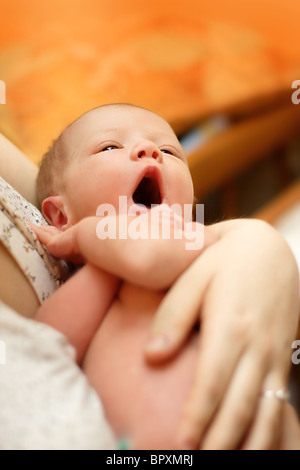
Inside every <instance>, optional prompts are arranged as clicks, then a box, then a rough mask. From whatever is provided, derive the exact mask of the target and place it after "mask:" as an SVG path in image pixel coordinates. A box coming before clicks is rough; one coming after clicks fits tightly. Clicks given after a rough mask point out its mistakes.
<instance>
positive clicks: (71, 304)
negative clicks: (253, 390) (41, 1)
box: [35, 105, 218, 449]
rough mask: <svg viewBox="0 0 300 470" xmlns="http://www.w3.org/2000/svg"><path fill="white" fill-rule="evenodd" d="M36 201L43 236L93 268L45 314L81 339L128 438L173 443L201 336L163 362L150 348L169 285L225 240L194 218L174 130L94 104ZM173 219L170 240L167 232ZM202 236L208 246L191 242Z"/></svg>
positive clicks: (123, 108) (65, 141)
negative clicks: (147, 354) (150, 357)
mask: <svg viewBox="0 0 300 470" xmlns="http://www.w3.org/2000/svg"><path fill="white" fill-rule="evenodd" d="M120 196H121V199H120ZM38 197H39V200H40V202H41V206H42V210H43V213H44V215H45V217H46V219H47V220H48V222H49V223H50V224H51V225H53V226H54V227H47V228H36V229H35V231H36V233H37V235H38V236H39V238H40V240H41V241H42V242H43V243H45V244H46V246H47V247H48V249H49V250H50V251H51V252H52V254H54V255H56V256H62V257H65V258H68V259H70V260H72V261H74V262H76V263H82V262H84V263H85V266H83V267H82V268H81V269H79V270H78V271H77V272H76V273H75V274H74V276H73V277H72V278H71V279H70V280H69V281H68V282H67V283H66V284H64V285H63V286H62V287H61V288H60V289H59V290H58V291H57V292H56V293H55V294H54V295H53V296H52V297H50V299H49V300H48V301H46V302H45V303H44V304H43V305H42V306H41V308H40V309H39V311H38V314H37V319H38V320H40V321H43V322H46V323H47V324H49V325H51V326H53V327H54V328H56V329H58V330H60V331H61V332H62V333H64V334H65V335H66V336H67V337H68V339H69V341H70V342H71V344H72V345H73V346H74V347H75V349H76V351H77V361H78V364H79V365H81V367H82V368H83V370H84V371H85V373H86V374H87V377H88V378H89V381H90V382H91V384H92V385H93V386H94V387H95V389H96V390H97V391H98V393H99V395H100V397H101V400H102V403H103V405H104V409H105V411H106V414H107V418H108V420H109V422H110V423H111V425H112V427H113V429H114V431H115V433H116V435H117V436H118V437H119V438H122V437H123V436H126V437H128V438H129V439H130V446H131V447H132V448H134V449H141V448H147V449H167V448H169V449H171V448H174V432H175V429H176V428H177V426H178V423H179V419H180V415H181V412H182V407H183V404H184V403H185V401H186V398H187V393H188V391H189V389H190V387H191V381H192V378H193V374H194V369H195V364H196V358H197V350H198V345H197V336H198V335H197V332H196V331H195V332H194V333H193V334H192V335H191V338H190V339H189V341H188V342H187V343H186V345H185V347H184V348H183V349H182V350H181V352H180V354H178V355H177V356H176V357H175V358H174V359H172V360H170V361H168V362H166V363H165V364H163V365H159V366H153V365H152V366H150V365H149V364H148V363H147V362H146V361H145V360H144V355H143V348H144V344H145V340H146V337H147V335H148V333H149V328H150V325H151V320H152V316H153V313H154V312H155V311H156V310H157V308H158V306H159V304H160V303H161V301H162V299H163V296H164V291H165V290H166V289H168V288H169V287H170V286H171V285H172V283H173V282H174V281H175V280H176V279H177V278H178V277H179V276H180V274H181V273H183V271H184V270H185V269H186V268H187V267H188V266H189V265H190V264H191V263H192V262H193V261H194V260H195V259H196V258H197V257H198V256H199V255H200V254H201V253H202V252H203V251H204V250H206V249H209V247H210V246H211V245H212V244H214V243H216V242H217V241H218V230H216V229H215V228H214V227H211V228H207V227H204V226H203V225H201V224H199V223H198V222H193V223H192V222H191V208H192V203H193V187H192V181H191V176H190V173H189V170H188V165H187V161H186V158H185V156H184V152H183V150H182V148H181V146H180V144H179V142H178V140H177V138H176V136H175V134H174V132H173V131H172V129H171V128H170V126H169V125H168V124H167V123H166V122H165V121H164V120H163V119H162V118H160V117H159V116H157V115H156V114H154V113H152V112H150V111H147V110H145V109H142V108H138V107H134V106H130V105H109V106H103V107H100V108H96V109H94V110H92V111H90V112H88V113H86V114H85V115H83V116H82V117H81V118H79V119H78V120H77V121H75V123H73V124H72V125H71V126H69V128H67V130H66V131H65V132H64V133H63V134H62V135H61V136H60V138H59V139H58V140H57V141H56V144H55V146H54V147H53V148H52V149H51V151H50V152H49V153H48V154H47V156H46V158H45V159H44V161H43V164H42V166H41V170H40V175H39V179H38ZM112 208H113V209H114V210H111V209H112ZM96 214H97V216H96ZM182 214H184V216H185V217H184V218H185V220H183V218H182ZM153 215H155V217H154V216H153ZM166 224H167V225H169V228H170V233H169V235H170V236H169V237H164V236H162V234H163V231H164V229H165V226H166ZM55 227H56V228H55ZM133 228H134V229H133ZM57 229H58V230H57ZM201 231H202V232H201ZM116 234H118V236H116ZM120 234H122V235H121V236H120ZM154 234H156V235H157V234H158V236H155V235H154ZM199 234H200V236H199ZM201 234H203V244H202V243H194V244H192V245H193V249H187V248H188V247H190V246H191V243H190V242H191V239H193V236H194V241H196V242H199V240H202V235H201ZM136 235H139V236H136Z"/></svg>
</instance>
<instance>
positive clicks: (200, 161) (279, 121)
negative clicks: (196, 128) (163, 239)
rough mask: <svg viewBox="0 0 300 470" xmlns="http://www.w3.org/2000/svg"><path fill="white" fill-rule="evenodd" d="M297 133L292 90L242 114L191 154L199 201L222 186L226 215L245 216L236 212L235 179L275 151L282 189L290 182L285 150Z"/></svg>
mask: <svg viewBox="0 0 300 470" xmlns="http://www.w3.org/2000/svg"><path fill="white" fill-rule="evenodd" d="M297 136H300V106H296V105H294V104H293V103H292V101H291V92H290V91H288V92H287V93H286V94H285V95H283V96H281V97H280V98H279V99H278V100H277V101H276V102H275V103H274V102H273V103H271V104H270V105H268V106H263V108H262V109H261V110H259V109H256V110H255V111H253V112H249V114H244V115H242V116H241V117H240V118H239V119H237V120H236V123H234V124H233V125H232V126H231V127H229V128H228V130H226V131H224V132H223V133H221V134H220V135H218V136H216V137H215V138H213V139H212V140H211V141H209V142H208V143H207V144H205V145H204V146H202V147H199V149H196V150H195V151H193V152H192V153H191V154H190V155H189V157H188V162H189V167H190V170H191V174H192V178H193V182H194V187H195V196H196V197H197V198H198V201H199V202H203V200H204V198H205V197H206V196H207V195H208V194H209V193H211V192H212V191H215V190H217V189H221V190H222V192H223V194H222V201H223V202H222V203H223V209H224V213H225V214H226V216H230V217H232V216H241V215H243V214H239V213H238V212H237V202H238V197H239V195H238V193H237V191H236V190H235V179H236V178H237V177H238V176H239V175H241V174H242V173H243V172H245V171H247V170H249V169H251V168H252V167H253V166H254V165H255V164H256V163H258V162H260V161H263V160H265V159H267V158H270V155H272V154H273V156H274V160H273V161H274V165H275V166H276V168H277V171H278V174H279V176H280V178H281V180H282V187H281V188H280V189H283V188H284V187H285V186H287V185H288V184H290V183H291V180H290V176H289V174H288V169H287V168H286V164H285V163H286V162H285V155H284V149H285V147H286V146H287V145H289V143H290V142H291V141H292V139H294V138H295V137H297ZM295 191H296V189H295ZM293 193H294V192H293Z"/></svg>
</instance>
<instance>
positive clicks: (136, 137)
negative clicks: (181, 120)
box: [63, 105, 193, 222]
mask: <svg viewBox="0 0 300 470" xmlns="http://www.w3.org/2000/svg"><path fill="white" fill-rule="evenodd" d="M66 141H67V150H68V152H69V155H70V161H71V163H70V164H69V166H68V168H67V170H66V174H65V190H64V194H63V195H64V197H65V200H66V202H67V204H68V209H69V211H71V213H72V219H73V222H77V221H78V220H80V219H82V218H83V217H87V216H94V215H96V210H97V207H98V206H99V205H101V204H111V205H113V206H114V208H115V210H116V212H117V213H118V212H119V196H125V197H126V201H127V207H128V208H129V207H131V206H134V205H135V206H136V205H138V206H139V207H140V205H143V206H146V207H147V208H148V209H150V208H151V205H153V204H162V203H165V204H168V205H169V206H171V205H173V204H175V203H176V204H180V206H181V207H182V208H183V206H184V204H192V203H193V185H192V180H191V176H190V172H189V169H188V165H187V161H186V158H185V155H184V152H183V149H182V147H181V146H180V143H179V142H178V139H177V137H176V135H175V134H174V132H173V130H172V129H171V127H170V126H169V124H168V123H167V122H166V121H164V120H163V119H162V118H161V117H159V116H157V115H156V114H154V113H152V112H150V111H147V110H144V109H140V108H135V107H132V106H127V105H112V106H105V107H102V108H97V109H95V110H92V111H90V112H89V113H87V114H85V115H84V116H82V117H81V118H80V119H79V120H77V121H76V122H75V123H74V124H73V125H72V126H71V127H70V128H69V129H68V130H67V131H66ZM123 200H124V199H123Z"/></svg>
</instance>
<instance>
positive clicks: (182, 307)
mask: <svg viewBox="0 0 300 470" xmlns="http://www.w3.org/2000/svg"><path fill="white" fill-rule="evenodd" d="M201 264H202V260H201V259H200V258H198V259H197V260H196V261H195V262H194V263H193V265H192V266H191V267H190V268H189V269H188V270H187V271H186V272H185V273H183V274H182V275H181V277H180V278H179V279H178V280H177V281H176V283H175V284H174V285H173V287H172V288H171V289H170V291H169V292H168V293H167V294H166V296H165V297H164V299H163V301H162V303H161V304H160V306H159V308H158V310H157V312H156V315H155V317H154V321H153V325H152V328H151V333H150V338H149V340H148V343H147V344H146V347H145V354H146V357H147V359H148V360H149V361H159V360H162V359H167V358H169V357H171V356H172V355H173V354H174V353H175V352H176V351H178V349H179V348H180V347H181V346H182V344H183V343H184V341H185V340H186V338H187V336H188V335H189V333H190V332H191V330H192V328H193V327H194V325H195V324H196V322H197V320H198V319H199V312H200V308H201V303H202V301H203V298H204V296H205V291H206V288H207V284H208V283H209V281H210V277H209V274H210V273H209V270H207V272H206V276H201V275H200V269H202V267H201Z"/></svg>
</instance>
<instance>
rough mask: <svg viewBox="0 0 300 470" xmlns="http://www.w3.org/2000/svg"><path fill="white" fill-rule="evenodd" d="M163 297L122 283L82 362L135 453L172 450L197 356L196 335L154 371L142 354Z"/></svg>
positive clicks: (117, 428) (119, 433)
mask: <svg viewBox="0 0 300 470" xmlns="http://www.w3.org/2000/svg"><path fill="white" fill-rule="evenodd" d="M162 298H163V295H162V294H159V293H156V292H154V291H149V290H146V289H143V288H138V287H136V286H134V285H132V284H128V283H124V284H123V285H122V287H121V289H120V291H119V295H118V298H117V299H116V300H115V301H114V303H113V304H112V306H111V308H110V309H109V311H108V312H107V314H106V316H105V318H104V320H103V323H102V325H101V327H100V328H99V329H98V331H97V333H96V335H95V336H94V338H93V340H92V342H91V345H90V347H89V349H88V352H87V354H86V357H85V359H84V362H83V370H84V372H85V373H86V374H87V377H88V379H89V381H90V382H91V384H92V385H93V386H94V387H95V389H96V390H97V392H98V393H99V395H100V397H101V400H102V403H103V406H104V409H105V411H106V414H107V418H108V420H109V422H110V423H111V425H112V427H113V430H114V431H115V433H116V435H117V436H118V437H119V438H121V437H122V436H126V437H128V438H129V439H130V441H131V446H132V448H134V449H145V448H147V449H171V448H173V446H174V442H175V431H176V429H177V428H178V425H179V421H180V417H181V413H182V409H183V406H184V403H186V400H187V396H188V392H189V390H190V387H191V381H192V377H193V371H194V367H195V361H196V357H197V335H196V334H194V335H193V336H192V337H191V338H190V340H189V341H188V343H187V344H186V346H185V347H184V348H183V349H182V351H181V352H180V354H178V355H177V356H176V357H175V358H173V359H172V360H171V361H168V362H166V363H165V364H160V365H158V366H156V367H153V366H151V365H149V364H148V363H147V362H146V361H145V358H144V354H143V349H144V346H145V343H146V339H147V336H148V334H149V329H150V327H151V324H152V321H153V315H154V313H155V311H156V309H157V307H158V305H159V303H160V301H161V300H162ZM128 410H130V413H128Z"/></svg>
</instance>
